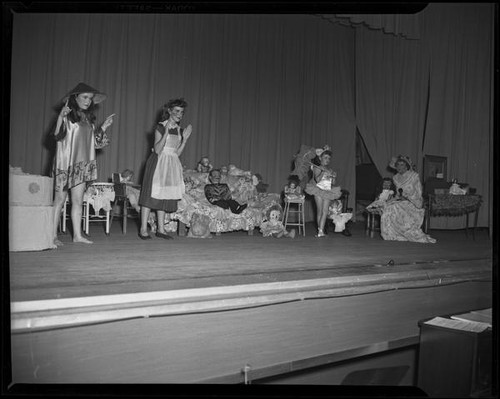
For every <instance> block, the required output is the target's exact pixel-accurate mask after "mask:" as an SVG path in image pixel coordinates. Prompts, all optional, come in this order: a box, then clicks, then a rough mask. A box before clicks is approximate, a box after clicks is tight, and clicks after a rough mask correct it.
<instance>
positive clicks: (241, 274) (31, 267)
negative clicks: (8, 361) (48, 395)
mask: <svg viewBox="0 0 500 399" xmlns="http://www.w3.org/2000/svg"><path fill="white" fill-rule="evenodd" d="M134 227H135V226H134V225H133V223H129V229H128V233H127V234H126V235H123V234H122V232H121V228H120V223H119V222H118V221H114V222H113V225H112V228H111V233H110V235H109V236H106V235H105V234H104V229H103V228H102V226H100V225H93V226H91V229H90V234H91V239H92V240H94V244H93V245H85V244H73V243H72V242H71V240H70V235H69V234H68V235H61V236H60V238H61V241H63V242H64V244H65V245H64V246H62V247H60V248H58V249H56V250H47V251H40V252H16V253H14V252H11V253H10V254H9V255H10V281H11V293H10V294H11V312H12V314H11V319H12V335H11V339H12V361H13V381H14V383H200V382H201V383H244V382H245V380H248V379H251V380H253V381H259V380H264V379H266V378H276V377H279V376H287V375H290V373H295V372H297V371H307V370H311V369H314V368H317V367H324V366H325V365H335V364H338V363H341V362H345V361H348V360H352V359H360V358H363V357H365V358H366V356H370V355H373V354H380V353H392V354H394V351H395V350H396V351H397V350H404V349H405V348H415V346H416V345H418V337H419V328H418V325H417V323H418V321H419V320H421V319H423V318H427V317H432V316H436V315H444V314H452V313H459V312H466V311H469V310H474V309H483V308H488V307H491V303H492V248H491V246H492V243H491V240H490V239H489V237H488V232H487V230H486V229H480V230H478V231H477V232H476V237H475V240H473V239H472V237H471V236H470V235H469V237H466V235H465V232H464V231H463V230H456V231H450V230H431V232H430V234H431V235H432V236H433V237H434V238H436V239H437V240H438V241H437V243H436V244H419V243H409V242H389V241H384V240H382V239H381V238H380V237H379V236H378V235H376V236H375V237H374V238H370V237H368V236H366V235H365V231H364V224H363V223H361V222H357V223H355V224H354V225H353V226H352V228H351V231H352V237H345V236H343V235H341V234H338V233H333V231H330V232H329V235H328V236H327V237H325V238H321V239H318V238H315V237H314V226H313V225H312V224H308V225H307V229H306V236H305V237H302V236H297V237H296V238H295V239H288V238H281V239H276V238H264V237H262V236H261V234H260V233H259V232H258V231H255V232H254V234H253V235H248V234H247V233H246V232H231V233H223V234H221V235H220V236H215V235H214V236H213V237H212V238H210V239H193V238H188V237H185V236H176V237H175V239H173V240H163V239H160V238H156V237H153V239H151V240H148V241H143V240H140V239H139V237H138V236H137V233H136V229H135V228H134ZM411 356H414V354H413V355H411ZM413 371H414V370H413ZM250 376H251V377H250ZM283 378H285V379H286V377H283ZM339 378H340V377H339ZM330 381H331V383H336V382H335V380H334V379H331V380H330ZM406 381H407V382H408V383H409V384H412V383H414V382H415V381H414V378H413V377H412V376H409V377H408V379H407V380H406Z"/></svg>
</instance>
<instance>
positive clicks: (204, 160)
mask: <svg viewBox="0 0 500 399" xmlns="http://www.w3.org/2000/svg"><path fill="white" fill-rule="evenodd" d="M213 168H214V167H213V166H212V165H211V164H210V159H208V157H201V159H200V161H199V162H198V165H196V170H197V171H198V172H200V173H208V172H210V171H211V170H212V169H213Z"/></svg>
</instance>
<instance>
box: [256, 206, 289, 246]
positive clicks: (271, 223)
mask: <svg viewBox="0 0 500 399" xmlns="http://www.w3.org/2000/svg"><path fill="white" fill-rule="evenodd" d="M281 214H282V211H281V206H279V205H273V206H271V207H270V208H269V209H268V211H267V213H266V220H265V221H264V222H262V223H261V225H260V231H261V233H262V236H263V237H275V238H281V237H287V238H295V230H291V231H287V230H286V229H285V226H283V222H282V221H281Z"/></svg>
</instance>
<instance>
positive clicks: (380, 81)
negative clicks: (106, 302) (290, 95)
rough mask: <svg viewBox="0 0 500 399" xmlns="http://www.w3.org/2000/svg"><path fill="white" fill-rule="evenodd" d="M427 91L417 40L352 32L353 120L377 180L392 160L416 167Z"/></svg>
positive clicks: (425, 67)
mask: <svg viewBox="0 0 500 399" xmlns="http://www.w3.org/2000/svg"><path fill="white" fill-rule="evenodd" d="M427 89H428V58H427V56H426V52H425V49H424V48H423V47H422V44H421V42H420V41H418V40H412V41H410V40H404V39H401V38H399V37H395V36H393V35H386V34H384V33H383V32H381V31H374V30H369V29H366V28H364V27H358V28H356V120H357V123H358V129H359V132H360V134H361V136H362V137H363V140H364V142H365V144H366V147H367V149H368V151H369V153H370V156H371V158H372V160H373V162H374V164H375V166H376V167H377V169H378V171H379V172H380V174H381V175H382V176H392V173H391V171H390V170H388V169H387V166H388V164H389V161H390V159H391V157H392V156H396V155H398V154H403V155H407V156H410V158H411V159H412V161H413V162H414V163H415V164H416V165H417V167H420V164H421V162H420V160H421V158H422V152H421V148H422V145H421V143H422V139H423V134H424V125H425V116H426V101H427Z"/></svg>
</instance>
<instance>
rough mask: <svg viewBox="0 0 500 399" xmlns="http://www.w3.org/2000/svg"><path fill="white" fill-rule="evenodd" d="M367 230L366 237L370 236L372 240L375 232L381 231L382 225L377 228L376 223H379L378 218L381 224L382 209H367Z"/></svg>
mask: <svg viewBox="0 0 500 399" xmlns="http://www.w3.org/2000/svg"><path fill="white" fill-rule="evenodd" d="M366 214H367V217H366V230H365V233H366V235H369V236H370V237H371V238H373V235H374V233H375V231H380V224H379V227H377V226H376V221H377V216H378V219H379V223H380V217H381V216H382V210H381V209H376V208H375V209H367V210H366Z"/></svg>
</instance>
